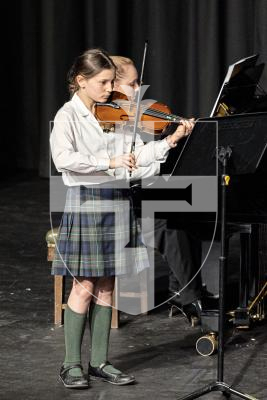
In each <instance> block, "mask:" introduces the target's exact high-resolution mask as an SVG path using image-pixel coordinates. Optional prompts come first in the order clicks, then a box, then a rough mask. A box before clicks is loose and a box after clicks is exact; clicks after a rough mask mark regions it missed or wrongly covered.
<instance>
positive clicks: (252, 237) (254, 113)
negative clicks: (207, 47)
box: [158, 55, 267, 355]
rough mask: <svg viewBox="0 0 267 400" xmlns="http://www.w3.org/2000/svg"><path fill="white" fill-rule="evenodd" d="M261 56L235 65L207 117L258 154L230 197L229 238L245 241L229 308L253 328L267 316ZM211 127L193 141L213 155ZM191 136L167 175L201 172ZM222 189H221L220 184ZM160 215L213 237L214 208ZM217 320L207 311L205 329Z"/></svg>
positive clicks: (265, 99) (266, 97)
mask: <svg viewBox="0 0 267 400" xmlns="http://www.w3.org/2000/svg"><path fill="white" fill-rule="evenodd" d="M257 60H258V55H253V56H250V57H247V58H245V59H243V60H239V61H238V62H236V63H235V64H233V65H231V66H229V68H228V71H227V74H226V77H225V80H224V82H223V85H222V87H221V90H220V92H219V95H218V97H217V99H216V102H215V104H214V107H213V109H212V112H211V115H210V117H209V118H205V119H202V120H201V122H204V121H206V122H209V121H216V122H217V124H218V137H219V145H220V138H223V137H227V140H229V141H230V142H231V136H232V135H237V134H238V135H241V136H242V134H243V136H244V137H246V138H247V137H250V138H252V139H254V140H251V143H250V139H249V140H247V143H245V142H244V141H243V142H242V141H241V142H242V143H241V145H242V146H246V147H244V149H245V150H246V152H248V151H249V152H250V154H251V161H253V160H252V159H253V157H257V163H256V169H255V170H253V171H250V168H249V165H248V164H249V163H250V161H248V162H247V163H246V165H245V167H244V171H242V168H241V171H240V170H239V171H238V173H237V174H235V173H234V172H235V171H234V168H233V169H232V170H231V168H230V170H231V172H232V173H230V175H231V182H230V185H229V187H228V189H227V198H226V204H227V209H226V226H227V241H228V242H227V243H230V238H231V236H232V235H233V234H238V235H239V243H240V271H239V274H240V276H239V288H238V292H239V293H238V299H237V304H235V307H234V309H232V310H231V311H230V310H228V315H229V313H230V315H231V321H232V323H233V324H234V325H235V326H236V327H241V328H245V327H249V326H250V324H251V322H252V321H253V320H262V319H264V318H265V317H266V315H267V304H266V294H267V283H266V278H267V150H266V147H267V94H266V93H265V91H264V90H263V89H262V88H261V87H260V85H259V80H260V77H261V75H262V72H263V70H264V64H258V65H257ZM195 130H196V132H194V131H195ZM210 131H211V129H210V128H209V125H208V124H206V125H203V126H202V127H198V128H194V130H193V132H192V138H190V141H192V140H193V141H194V142H196V143H195V145H194V148H195V149H196V148H198V146H199V149H201V147H202V148H203V146H204V147H205V151H207V154H208V151H209V143H210V140H209V138H210V134H211V132H210ZM259 136H260V137H259ZM257 138H259V139H261V140H260V141H261V146H260V149H256V147H255V151H254V148H253V144H252V143H255V142H256V141H257V140H256V139H257ZM190 141H189V142H188V144H187V143H183V142H181V143H179V146H178V147H177V148H175V149H174V150H172V151H171V152H170V155H169V157H168V160H167V162H166V163H165V165H163V168H162V171H161V173H162V174H164V175H166V174H174V175H198V172H197V171H198V169H197V166H198V163H196V162H195V160H196V158H197V157H198V155H197V154H194V156H195V157H192V154H190V151H187V150H188V149H187V147H188V146H189V147H190ZM212 146H213V147H214V144H211V145H210V152H211V151H212ZM251 146H252V147H251ZM248 147H249V149H248ZM250 147H251V148H250ZM189 150H190V149H189ZM200 153H201V152H200ZM256 153H257V154H256ZM241 158H242V157H241ZM247 171H249V172H247ZM213 173H214V165H212V166H211V167H210V169H209V168H208V170H207V171H206V174H207V175H212V174H213ZM200 175H203V171H201V173H200ZM204 175H205V174H204ZM218 189H219V191H220V185H218ZM218 198H219V199H220V195H219V196H218ZM219 209H220V207H219ZM158 216H159V217H160V218H167V220H168V225H169V226H170V227H173V228H175V227H177V226H179V227H181V226H184V227H186V228H187V229H190V230H193V231H195V232H196V233H197V234H198V235H199V237H200V238H201V239H203V240H204V239H205V236H207V235H210V237H211V231H212V229H214V220H215V215H214V213H199V214H198V213H192V214H190V213H184V214H177V215H176V216H175V217H174V215H173V213H172V214H168V213H160V214H159V215H158ZM219 220H220V218H219ZM229 306H230V307H231V306H232V304H231V305H230V304H229ZM217 323H218V318H217V313H216V310H203V313H202V327H203V331H204V332H205V331H206V332H213V334H212V335H214V332H215V333H216V331H217ZM212 341H213V337H212V336H211V342H212ZM210 345H213V343H210V344H207V343H204V347H203V345H202V344H200V350H199V352H200V354H201V352H203V353H205V352H206V351H209V350H207V349H209V348H210ZM197 350H198V348H197ZM203 355H207V354H203Z"/></svg>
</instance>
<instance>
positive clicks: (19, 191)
mask: <svg viewBox="0 0 267 400" xmlns="http://www.w3.org/2000/svg"><path fill="white" fill-rule="evenodd" d="M48 186H49V185H48V180H46V179H39V178H34V177H32V178H30V179H28V180H27V179H26V178H24V179H21V180H20V181H19V180H13V182H12V183H9V184H8V183H6V184H5V185H3V186H2V187H0V192H1V196H0V218H1V232H0V236H1V240H0V241H1V252H0V264H1V272H0V278H1V287H0V300H1V310H0V337H1V340H0V372H1V375H0V376H1V385H0V386H1V396H0V397H1V399H3V400H14V399H23V400H36V399H40V400H46V399H47V400H61V399H62V400H63V399H64V400H67V399H78V398H79V399H88V398H89V399H99V400H100V399H101V400H105V399H107V400H110V399H112V400H115V399H129V400H130V399H134V400H137V399H148V398H151V399H168V400H171V399H173V400H174V399H178V398H179V397H182V396H184V395H186V394H188V393H191V392H192V391H195V390H197V389H199V388H201V387H202V386H205V385H207V384H208V383H210V382H212V381H215V380H216V367H217V356H216V355H213V356H210V357H203V356H200V355H198V354H197V352H196V350H195V343H196V340H197V339H198V338H199V337H200V336H201V330H200V328H199V327H196V328H193V327H191V326H190V325H189V324H188V323H187V321H186V320H185V319H184V318H183V317H182V316H181V315H177V316H175V317H173V318H170V317H169V316H168V307H167V305H166V304H164V305H162V306H161V307H159V308H157V309H156V310H154V311H151V312H149V313H148V315H139V316H129V315H127V314H122V315H121V324H120V328H119V329H117V330H115V329H113V330H112V331H111V339H110V342H111V343H110V354H109V359H110V361H112V363H114V365H115V366H116V367H118V368H120V369H122V370H123V371H127V372H129V373H131V374H134V375H135V377H136V380H137V382H136V384H134V385H131V386H125V387H123V386H122V387H116V386H112V385H110V384H108V383H104V382H103V383H95V382H92V383H91V386H90V389H88V390H85V391H74V390H70V389H65V388H64V387H63V385H62V384H61V383H60V382H59V380H58V371H59V368H60V365H61V362H62V360H63V357H64V331H63V327H62V326H61V327H58V328H55V326H54V324H53V278H52V277H51V275H50V263H48V262H47V261H46V253H47V248H46V242H45V233H46V231H47V230H49V229H50V220H49V201H48V196H49V189H48ZM214 287H216V284H214ZM266 326H267V324H266V322H265V321H264V322H262V323H257V324H256V325H255V326H253V327H252V328H251V329H250V330H243V331H242V330H241V331H240V330H239V331H233V332H230V333H231V335H230V336H229V339H228V342H227V344H226V348H225V362H224V372H225V382H226V383H228V384H229V385H232V386H233V387H234V388H235V389H237V390H240V391H242V392H244V393H248V394H251V395H253V396H255V397H256V398H258V399H262V400H263V399H267V387H266V386H267V385H266V371H267V343H266ZM89 350H90V342H89V329H88V327H87V328H86V332H85V340H84V343H83V364H84V367H85V368H86V366H87V363H88V359H89ZM202 398H203V399H211V400H213V399H221V398H222V396H221V394H220V393H218V392H217V393H210V394H208V395H205V396H203V397H202ZM233 398H235V397H234V396H233Z"/></svg>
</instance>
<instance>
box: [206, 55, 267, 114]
mask: <svg viewBox="0 0 267 400" xmlns="http://www.w3.org/2000/svg"><path fill="white" fill-rule="evenodd" d="M258 57H259V55H258V54H254V55H252V56H250V57H246V58H243V59H241V60H238V61H237V62H235V63H234V64H232V65H230V66H229V67H228V71H227V74H226V77H225V79H224V82H223V84H222V86H221V89H220V91H219V95H218V97H217V99H216V101H215V104H214V106H213V108H212V111H211V115H210V116H211V117H215V116H227V115H232V114H241V113H247V112H253V111H254V112H255V111H266V110H267V95H266V93H265V91H264V90H263V89H262V88H261V87H260V85H259V80H260V78H261V75H262V72H263V70H264V66H265V64H264V63H262V64H258V65H256V63H257V60H258ZM259 107H260V109H259Z"/></svg>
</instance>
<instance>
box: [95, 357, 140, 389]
mask: <svg viewBox="0 0 267 400" xmlns="http://www.w3.org/2000/svg"><path fill="white" fill-rule="evenodd" d="M107 365H111V364H110V363H109V362H108V361H107V362H105V363H103V364H101V365H100V366H99V367H92V366H91V365H90V364H89V368H88V376H90V377H92V379H93V380H94V379H97V380H98V379H99V380H102V381H105V382H109V383H112V384H113V385H128V384H129V383H132V382H134V381H135V377H134V376H132V375H126V374H123V373H122V372H120V373H118V374H116V373H111V372H105V371H104V370H103V369H104V368H105V367H106V366H107Z"/></svg>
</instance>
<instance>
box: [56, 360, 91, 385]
mask: <svg viewBox="0 0 267 400" xmlns="http://www.w3.org/2000/svg"><path fill="white" fill-rule="evenodd" d="M73 368H81V370H82V376H72V375H70V373H69V372H70V370H71V369H73ZM59 378H60V379H61V381H62V383H63V385H64V386H65V387H66V388H69V389H87V388H88V387H89V383H88V379H87V378H86V376H85V375H84V374H83V368H82V366H81V364H74V365H69V366H67V367H64V365H62V367H61V369H60V373H59Z"/></svg>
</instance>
